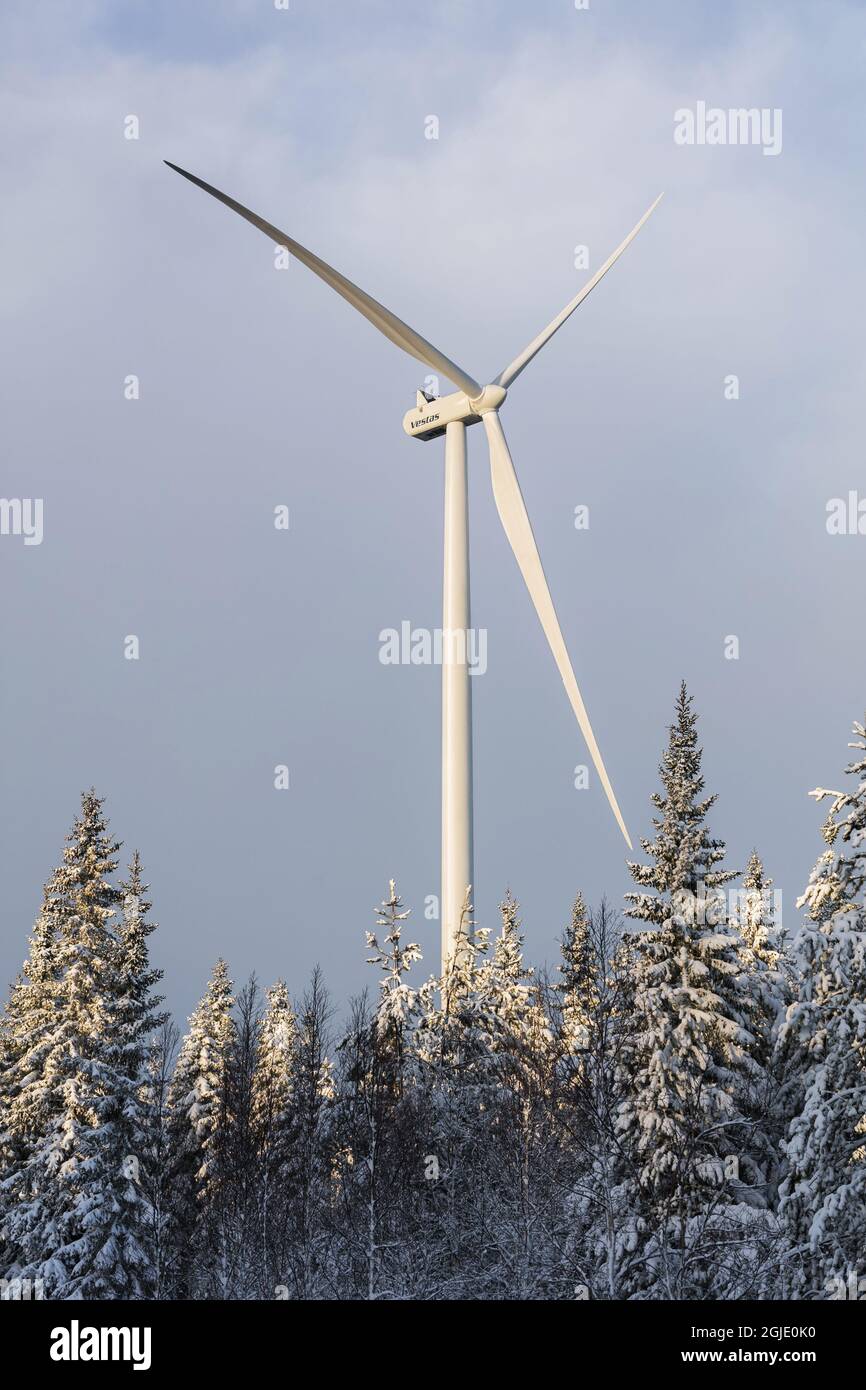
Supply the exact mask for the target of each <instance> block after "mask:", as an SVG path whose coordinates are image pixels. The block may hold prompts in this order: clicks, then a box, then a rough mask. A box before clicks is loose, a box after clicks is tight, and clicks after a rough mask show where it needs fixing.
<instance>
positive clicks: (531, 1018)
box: [475, 892, 572, 1299]
mask: <svg viewBox="0 0 866 1390" xmlns="http://www.w3.org/2000/svg"><path fill="white" fill-rule="evenodd" d="M500 916H501V924H502V925H501V931H500V933H499V935H498V936H497V938H496V940H495V942H494V947H493V952H492V955H491V957H490V958H489V959H488V960H486V961H484V963H483V964H482V965H481V967H480V968H479V970H478V971H477V980H476V992H477V996H478V1007H479V1015H480V1020H481V1023H482V1026H483V1028H484V1033H485V1047H486V1050H487V1053H488V1055H489V1057H490V1064H489V1066H488V1084H487V1087H486V1094H484V1093H482V1094H483V1100H484V1110H483V1116H482V1117H481V1118H482V1119H483V1121H484V1122H485V1123H484V1127H485V1128H486V1140H485V1143H484V1147H483V1150H482V1158H483V1163H484V1167H483V1170H482V1171H483V1181H484V1185H485V1187H486V1190H487V1194H488V1201H487V1202H486V1203H485V1204H479V1205H478V1207H477V1209H476V1214H475V1224H476V1231H477V1232H478V1233H479V1234H480V1236H481V1238H482V1240H483V1245H484V1247H486V1248H487V1249H488V1250H489V1251H490V1252H491V1253H492V1254H493V1253H494V1252H495V1257H494V1262H493V1263H494V1269H493V1270H491V1271H490V1273H489V1275H488V1278H487V1280H486V1296H488V1297H500V1298H519V1299H527V1298H550V1297H554V1296H555V1295H556V1294H557V1293H558V1292H561V1291H562V1283H561V1280H562V1273H563V1271H562V1268H561V1245H562V1242H561V1230H562V1224H563V1212H562V1196H563V1185H562V1181H561V1166H562V1165H561V1160H562V1151H561V1135H560V1133H559V1126H558V1120H559V1116H558V1114H557V1112H556V1108H555V1106H554V1105H552V1104H551V1100H552V1094H553V1091H554V1073H555V1062H556V1055H555V1047H554V1040H553V1036H552V1033H551V1030H550V1027H549V1023H548V1019H547V1015H546V1012H545V1010H544V1008H543V1006H542V1002H541V991H540V989H539V986H538V983H537V981H536V980H535V977H534V971H533V970H532V969H531V968H530V967H529V966H528V965H526V963H525V962H524V959H523V936H522V933H521V923H520V919H519V916H518V904H517V902H516V901H515V899H514V898H513V896H512V894H511V893H510V892H509V893H507V894H506V897H505V899H504V901H503V902H502V903H501V904H500ZM567 1287H568V1292H569V1294H570V1292H571V1288H572V1281H569V1282H568V1286H567Z"/></svg>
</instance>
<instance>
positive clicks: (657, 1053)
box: [619, 685, 753, 1242]
mask: <svg viewBox="0 0 866 1390" xmlns="http://www.w3.org/2000/svg"><path fill="white" fill-rule="evenodd" d="M691 705H692V702H691V697H690V696H689V695H688V693H687V691H686V688H685V685H683V686H682V687H681V690H680V694H679V698H678V701H677V705H676V714H675V720H674V723H673V724H672V726H671V728H670V737H669V742H668V746H667V749H666V751H665V753H664V756H663V758H662V763H661V767H660V777H661V782H662V786H663V789H664V794H660V793H656V794H654V795H653V797H652V802H653V805H654V806H655V808H656V811H657V812H658V815H657V816H656V818H655V819H654V822H653V823H654V826H655V829H656V836H655V839H654V840H653V841H649V840H642V841H641V844H642V846H643V849H644V850H645V852H646V853H647V855H648V856H649V857H650V859H651V861H652V862H651V863H650V864H648V865H647V864H631V865H629V868H630V870H631V873H632V876H633V877H634V879H635V881H636V882H637V883H638V885H639V886H640V887H641V888H642V889H644V890H651V891H643V892H639V893H630V894H627V895H626V896H627V901H628V902H629V904H630V906H629V908H628V911H629V914H630V915H631V916H633V917H636V918H638V919H639V920H641V921H645V922H649V923H650V924H651V926H652V928H653V929H652V930H651V931H649V932H646V933H644V934H641V935H640V936H635V937H633V938H632V940H631V941H630V943H629V944H630V949H629V957H630V965H631V971H632V978H631V980H630V982H629V993H630V996H631V997H630V1004H629V1006H630V1009H631V1011H632V1022H633V1025H634V1032H633V1034H632V1036H631V1039H630V1043H629V1047H628V1049H627V1051H626V1054H625V1057H624V1064H625V1066H626V1072H627V1076H626V1079H625V1083H624V1090H625V1093H626V1095H625V1099H624V1101H623V1103H622V1106H621V1109H620V1116H619V1132H620V1134H621V1137H622V1140H623V1143H624V1144H625V1146H626V1149H627V1150H628V1152H629V1153H630V1154H631V1157H632V1161H633V1162H634V1165H635V1170H636V1174H637V1182H638V1194H637V1197H636V1199H638V1200H641V1201H642V1202H643V1203H644V1204H645V1210H646V1212H647V1214H648V1219H649V1220H651V1221H652V1222H656V1223H657V1222H659V1221H662V1222H663V1223H666V1229H667V1231H668V1233H670V1232H671V1231H674V1233H675V1234H674V1239H675V1240H678V1241H680V1242H681V1241H682V1240H683V1239H684V1232H685V1229H686V1227H685V1224H684V1223H686V1222H687V1221H688V1219H689V1218H690V1217H692V1216H694V1215H695V1214H696V1213H698V1212H701V1211H703V1210H705V1209H706V1208H707V1206H708V1205H712V1204H713V1203H717V1202H719V1201H720V1200H722V1198H723V1196H724V1193H725V1180H726V1175H727V1174H729V1173H731V1172H732V1171H734V1172H735V1165H732V1164H730V1163H726V1160H727V1159H728V1156H735V1155H736V1154H737V1152H738V1148H737V1143H738V1140H737V1138H736V1136H737V1127H738V1125H739V1126H742V1125H743V1123H744V1122H745V1120H744V1116H743V1115H742V1114H741V1113H740V1111H739V1107H738V1105H737V1100H736V1096H737V1092H738V1089H739V1088H740V1087H741V1085H742V1084H743V1079H744V1077H745V1076H746V1075H747V1074H748V1073H749V1071H750V1069H751V1067H752V1061H751V1056H750V1048H751V1046H752V1042H753V1039H752V1035H751V1033H750V1032H749V1031H748V1027H747V1025H748V1022H749V1013H750V1005H749V1001H748V1000H747V999H746V998H744V996H743V993H742V980H741V976H742V971H741V964H740V961H739V957H738V953H737V940H736V937H735V934H734V933H733V932H732V931H731V929H730V927H729V926H728V924H727V921H726V920H725V918H726V912H725V909H724V906H723V903H724V895H723V894H721V893H720V892H719V890H720V888H721V885H723V884H725V883H727V882H728V881H729V880H730V879H731V878H733V877H735V875H734V874H733V873H732V872H731V871H730V870H725V869H723V868H722V867H721V864H722V860H723V858H724V854H725V846H724V843H723V842H722V841H720V840H716V839H713V838H711V836H710V834H709V831H708V829H707V826H706V817H707V814H708V812H709V810H710V808H711V807H712V806H713V804H714V802H715V797H714V796H709V797H705V796H703V795H702V793H703V790H704V779H703V776H702V774H701V758H702V752H701V749H700V747H699V745H698V738H697V727H696V725H697V721H696V716H695V714H694V712H693V710H692V707H691ZM707 890H709V893H708V892H707Z"/></svg>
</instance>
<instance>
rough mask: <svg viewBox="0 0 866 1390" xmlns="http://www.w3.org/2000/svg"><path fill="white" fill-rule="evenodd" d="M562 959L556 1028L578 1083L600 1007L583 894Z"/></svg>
mask: <svg viewBox="0 0 866 1390" xmlns="http://www.w3.org/2000/svg"><path fill="white" fill-rule="evenodd" d="M560 956H561V960H560V963H559V965H558V966H557V967H556V969H557V975H558V976H559V979H558V982H557V986H556V988H557V993H558V995H559V999H560V1007H559V1010H558V1022H559V1026H558V1028H557V1034H558V1042H559V1046H560V1051H561V1053H562V1056H563V1057H564V1058H565V1059H567V1069H568V1074H569V1080H570V1081H571V1083H572V1084H576V1085H579V1084H580V1081H581V1078H582V1075H583V1067H582V1065H581V1062H582V1058H583V1057H584V1056H585V1054H586V1052H587V1049H588V1047H589V1033H590V1028H591V1027H592V1020H593V1018H594V1016H595V1014H596V1012H597V1010H598V1005H599V995H598V988H599V986H598V974H599V971H598V965H599V962H598V961H597V960H596V956H595V942H594V940H593V935H592V932H591V928H590V913H589V910H588V908H587V906H586V903H585V902H584V900H583V895H582V894H581V893H578V894H577V897H576V898H575V900H574V904H573V906H572V909H571V921H570V922H569V924H568V926H567V927H566V929H565V932H564V933H563V937H562V941H561V942H560Z"/></svg>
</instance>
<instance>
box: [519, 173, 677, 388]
mask: <svg viewBox="0 0 866 1390" xmlns="http://www.w3.org/2000/svg"><path fill="white" fill-rule="evenodd" d="M663 197H664V194H663V193H660V194H659V196H658V197H657V198H656V200H655V202H654V203H653V205H652V207H651V208H647V210H646V212H645V213H644V215H643V217H642V218H641V220H640V221H639V222H638V224H637V226H636V227H633V228H632V230H631V231H630V232H629V234H628V236H627V237H626V239H625V241H621V242H620V244H619V246H618V247H617V248H616V250H615V251H614V253H613V255H612V256H608V258H607V260H606V261H605V263H604V265H603V266H602V267H601V268H600V270H597V271H596V272H595V274H594V275H593V277H592V279H591V280H588V281H587V283H586V284H585V285H584V287H583V289H582V290H581V291H580V294H577V295H575V297H574V299H572V300H571V302H570V303H569V304H566V306H565V308H564V309H563V310H562V312H561V313H559V314H557V316H556V318H555V319H554V320H553V322H552V323H549V324H548V325H547V327H546V328H545V329H544V330H543V331H542V332H541V333H539V335H538V337H537V338H533V340H532V342H531V343H530V344H529V346H528V347H525V348H524V349H523V351H522V352H521V353H520V355H519V356H518V357H515V359H514V361H513V362H510V363H509V365H508V366H507V367H506V368H505V370H504V371H501V372H500V373H499V376H498V377H496V380H495V382H494V385H496V386H504V387H505V389H506V390H507V389H508V387H509V386H510V385H511V383H512V381H514V379H515V377H518V376H520V373H521V372H522V371H523V368H524V367H526V366H528V364H529V363H530V362H531V361H532V359H533V357H534V356H535V354H536V353H537V352H540V351H541V349H542V348H543V347H544V344H545V343H546V342H547V340H548V338H552V337H553V335H554V333H555V332H556V330H557V329H558V328H561V327H562V325H563V324H564V323H565V320H566V319H567V318H570V317H571V315H572V314H573V313H574V311H575V309H576V308H577V306H578V304H582V303H583V301H584V300H585V299H586V296H587V295H588V294H589V292H590V290H594V289H595V287H596V285H597V284H598V282H599V280H601V278H602V277H603V276H604V275H606V274H607V272H608V271H609V270H610V268H611V266H612V265H613V263H614V261H615V260H618V258H619V257H620V256H621V255H622V253H623V251H624V250H625V248H626V247H627V246H628V244H629V242H630V241H634V239H635V237H636V236H637V234H638V232H639V231H640V229H641V227H642V226H643V224H644V222H646V220H647V218H648V217H649V216H650V214H651V213H653V212H655V210H656V208H657V207H658V205H659V203H660V202H661V200H662V198H663Z"/></svg>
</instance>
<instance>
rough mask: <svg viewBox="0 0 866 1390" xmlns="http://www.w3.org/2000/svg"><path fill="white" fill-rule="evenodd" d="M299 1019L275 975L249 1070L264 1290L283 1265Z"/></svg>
mask: <svg viewBox="0 0 866 1390" xmlns="http://www.w3.org/2000/svg"><path fill="white" fill-rule="evenodd" d="M297 1049H298V1024H297V1019H296V1017H295V1013H294V1009H293V1007H292V1001H291V999H290V997H289V991H288V989H287V988H286V985H285V983H284V982H283V981H282V980H277V982H276V984H275V985H273V986H272V987H271V988H270V989H269V990H268V991H267V995H266V999H265V1012H264V1016H263V1018H262V1024H261V1029H260V1032H259V1039H258V1053H257V1057H256V1067H255V1072H254V1074H253V1102H252V1124H253V1133H254V1138H255V1142H256V1148H257V1159H258V1171H259V1221H258V1228H259V1229H258V1237H257V1239H258V1245H259V1249H260V1253H261V1261H260V1262H261V1267H262V1276H261V1281H262V1296H263V1297H271V1298H272V1297H273V1291H274V1288H275V1287H276V1286H277V1285H278V1284H279V1283H280V1280H281V1277H282V1272H283V1270H284V1269H285V1266H286V1256H285V1244H286V1222H287V1216H286V1213H287V1208H288V1199H289V1196H290V1189H291V1184H292V1181H293V1173H294V1156H295V1146H296V1143H297V1140H298V1117H297V1113H296V1104H295V1100H296V1098H295V1080H296V1072H297Z"/></svg>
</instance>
